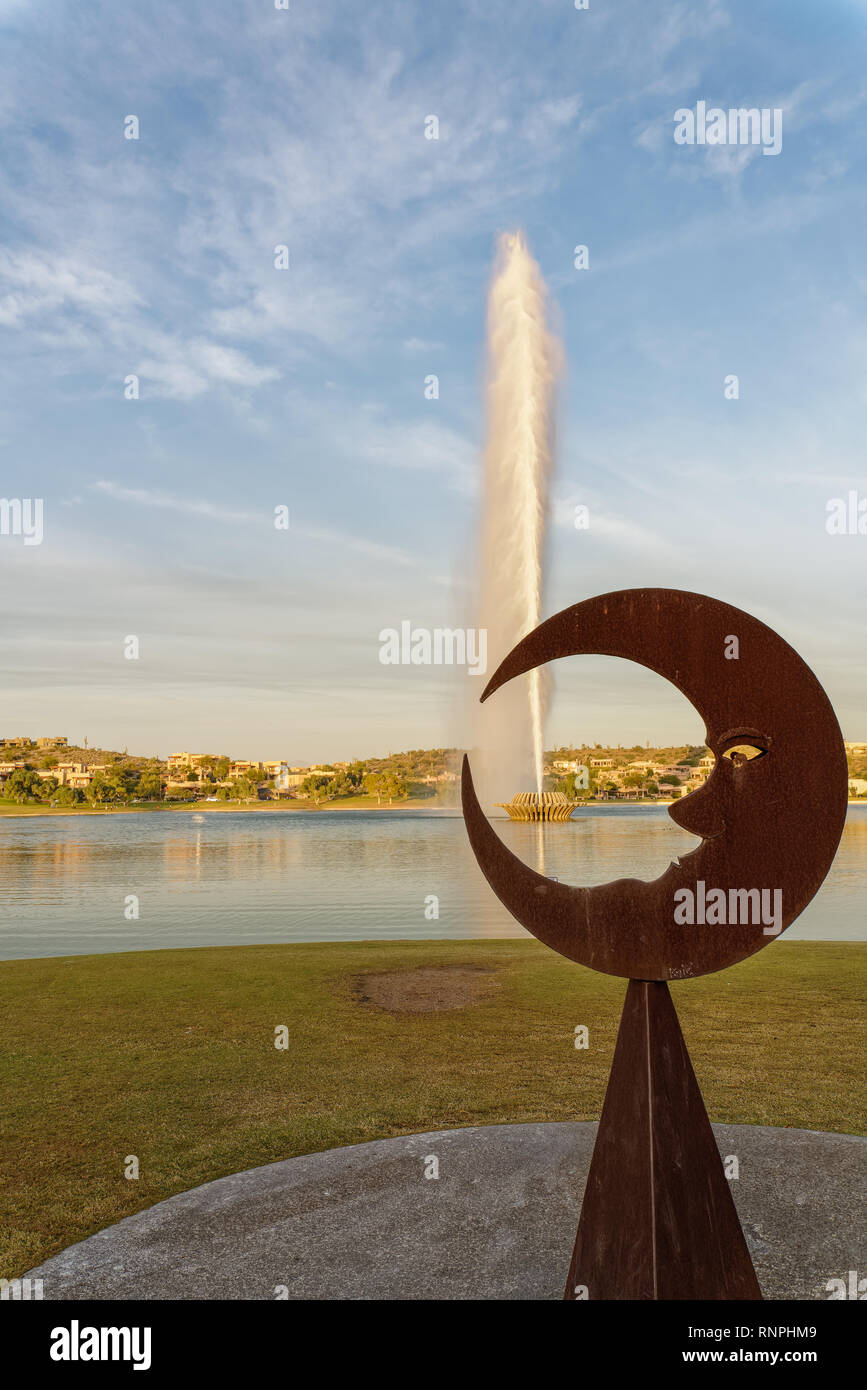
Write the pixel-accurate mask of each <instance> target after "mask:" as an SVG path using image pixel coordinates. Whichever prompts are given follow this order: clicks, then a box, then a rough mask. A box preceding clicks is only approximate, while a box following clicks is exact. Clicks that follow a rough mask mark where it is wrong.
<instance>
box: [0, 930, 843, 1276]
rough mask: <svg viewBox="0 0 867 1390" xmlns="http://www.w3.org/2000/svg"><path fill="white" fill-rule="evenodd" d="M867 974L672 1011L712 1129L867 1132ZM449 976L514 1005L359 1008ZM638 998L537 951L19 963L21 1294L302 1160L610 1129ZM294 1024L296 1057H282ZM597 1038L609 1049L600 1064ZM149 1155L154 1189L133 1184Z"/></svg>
mask: <svg viewBox="0 0 867 1390" xmlns="http://www.w3.org/2000/svg"><path fill="white" fill-rule="evenodd" d="M865 964H867V946H862V945H844V944H833V943H832V944H827V945H826V944H819V943H787V942H779V943H775V944H773V945H771V946H770V947H768V948H767V949H766V950H764V951H762V952H760V953H759V955H757V956H754V957H753V958H752V959H750V960H747V961H744V962H743V963H742V964H741V965H738V966H735V967H734V968H733V969H731V970H726V971H724V972H723V973H722V974H719V975H714V976H709V977H706V978H704V979H700V980H695V981H689V982H681V983H678V984H675V985H674V986H673V987H672V993H673V996H674V999H675V1003H676V1005H677V1008H678V1012H679V1014H680V1018H681V1022H682V1025H683V1030H684V1034H685V1036H686V1039H687V1042H688V1044H689V1048H690V1052H691V1054H692V1058H693V1062H694V1065H695V1069H696V1072H697V1075H698V1078H699V1082H700V1084H701V1086H702V1089H703V1092H704V1096H705V1101H706V1103H707V1107H708V1110H709V1112H710V1115H711V1118H712V1119H714V1120H719V1121H726V1122H729V1123H736V1124H765V1125H794V1126H801V1127H805V1128H810V1129H828V1130H837V1131H841V1132H844V1133H855V1132H859V1131H860V1129H861V1127H862V1125H863V1117H864V1114H865V1105H864V1067H863V1055H864V1054H863V1048H864V1039H863V1012H864V1011H863V1003H862V999H863V979H864V967H865ZM431 965H449V966H454V965H473V966H485V967H487V968H489V969H492V970H494V971H495V972H496V974H495V975H494V976H492V977H490V979H491V981H493V983H494V988H492V990H491V991H490V993H488V994H487V995H486V997H485V998H483V999H482V1000H481V1001H479V1002H476V1003H474V1004H471V1005H468V1006H466V1007H463V1008H460V1009H453V1010H449V1011H448V1012H442V1013H433V1014H414V1015H409V1014H401V1015H393V1014H389V1013H385V1012H383V1011H382V1010H380V1009H378V1008H376V1007H375V1006H373V1005H372V1004H369V1003H363V1002H360V1001H359V998H358V997H357V995H358V991H357V988H356V984H355V977H356V976H357V975H359V974H361V973H366V972H371V971H381V970H397V969H406V968H412V967H414V966H431ZM624 991H625V981H621V980H616V979H611V978H609V977H607V976H603V975H598V974H595V973H593V972H591V971H589V970H584V969H582V968H580V967H578V966H575V965H572V964H570V963H569V962H567V961H565V960H563V959H561V958H560V957H558V956H556V955H554V954H553V953H552V952H551V951H549V950H547V949H546V948H545V947H543V946H540V945H538V944H537V943H536V942H527V941H490V942H479V941H471V942H451V941H450V942H414V943H404V942H397V943H387V944H373V943H369V942H363V943H359V944H327V945H293V946H255V947H225V948H216V949H198V950H184V951H148V952H133V953H124V954H120V955H97V956H67V957H59V958H52V959H48V960H27V961H4V962H0V1012H2V1017H3V1034H2V1037H3V1044H2V1056H0V1084H2V1093H3V1098H4V1106H3V1117H2V1125H0V1153H2V1155H3V1158H2V1165H0V1167H2V1176H0V1223H2V1227H0V1274H2V1275H4V1276H6V1277H13V1276H15V1275H16V1274H19V1273H21V1272H22V1271H23V1270H25V1269H27V1268H29V1267H31V1266H33V1265H34V1264H36V1263H38V1262H39V1261H41V1260H42V1259H44V1258H46V1257H47V1256H48V1255H51V1254H53V1253H55V1252H56V1251H58V1250H60V1249H62V1248H63V1247H64V1246H66V1245H69V1244H70V1243H72V1242H73V1241H76V1240H80V1239H82V1238H83V1237H84V1236H86V1235H89V1234H90V1233H92V1232H93V1231H97V1230H100V1229H101V1228H102V1227H105V1226H108V1225H110V1224H111V1223H112V1222H114V1221H117V1220H119V1219H120V1218H121V1217H123V1216H128V1215H129V1214H130V1213H132V1212H134V1211H137V1210H139V1209H141V1208H142V1207H147V1206H150V1205H152V1204H153V1203H154V1202H158V1201H160V1200H161V1199H162V1198H164V1197H168V1196H170V1195H171V1194H172V1193H175V1192H180V1191H183V1190H184V1189H186V1188H191V1187H195V1186H196V1185H197V1184H199V1183H202V1182H206V1181H208V1180H209V1179H211V1178H216V1177H220V1176H222V1175H224V1174H227V1173H232V1172H235V1171H237V1170H238V1169H243V1168H249V1167H253V1166H255V1165H257V1164H262V1163H269V1162H272V1161H274V1160H277V1159H282V1158H288V1157H290V1156H292V1155H294V1154H303V1153H309V1152H313V1151H315V1150H319V1149H326V1148H331V1147H333V1146H336V1145H342V1144H357V1143H362V1142H364V1141H366V1140H370V1139H379V1138H382V1137H384V1136H389V1135H397V1134H408V1133H413V1132H420V1131H424V1130H429V1129H440V1128H444V1129H445V1128H452V1127H457V1126H461V1125H476V1124H499V1123H508V1122H512V1121H537V1120H587V1119H594V1118H597V1117H598V1115H599V1110H600V1106H601V1103H602V1097H603V1092H604V1087H605V1081H606V1078H607V1075H608V1069H609V1066H610V1063H611V1055H612V1050H613V1046H614V1038H615V1033H616V1029H617V1023H618V1018H619V1014H620V1006H621V1003H622V999H623V995H624ZM279 1024H285V1025H287V1027H288V1030H289V1048H288V1050H287V1051H278V1050H277V1049H276V1048H275V1047H274V1030H275V1026H277V1025H279ZM576 1024H586V1025H587V1026H588V1027H589V1029H590V1048H589V1050H587V1051H578V1050H576V1048H575V1046H574V1029H575V1026H576ZM128 1154H136V1155H137V1156H138V1158H139V1161H140V1165H141V1176H140V1178H139V1180H138V1181H129V1180H127V1179H126V1178H125V1177H124V1161H125V1158H126V1156H127V1155H128ZM782 1180H785V1175H784V1174H781V1181H782Z"/></svg>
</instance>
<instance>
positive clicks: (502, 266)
mask: <svg viewBox="0 0 867 1390" xmlns="http://www.w3.org/2000/svg"><path fill="white" fill-rule="evenodd" d="M487 329H488V361H487V402H486V406H487V443H486V447H485V485H484V513H483V527H482V558H483V573H482V577H481V586H480V615H479V625H480V626H482V627H485V628H487V630H488V655H489V663H490V664H489V669H492V668H493V667H495V666H496V665H497V664H498V663H499V661H500V659H501V658H502V657H503V656H505V654H506V653H507V652H508V651H510V650H511V648H512V647H513V646H514V645H515V643H516V642H517V641H518V640H519V639H520V638H521V637H523V636H525V635H526V634H527V633H528V632H531V631H532V630H533V628H535V627H537V626H538V624H539V622H540V621H541V617H542V584H543V578H544V559H545V556H544V549H545V532H546V525H547V520H548V485H549V480H550V476H551V467H552V459H553V442H554V441H553V436H554V389H555V384H556V380H557V377H558V375H559V372H560V368H561V365H562V351H561V347H560V343H559V341H558V339H557V338H556V337H555V336H554V334H553V333H552V332H551V329H550V327H549V324H548V313H547V292H546V288H545V284H544V281H543V279H542V276H541V273H540V270H539V267H538V265H537V264H536V262H535V261H534V259H533V257H532V256H531V254H530V252H529V250H528V248H527V243H526V241H525V239H524V236H523V234H522V233H521V232H515V233H506V234H504V235H502V236H501V237H500V239H499V245H498V255H497V263H496V267H495V271H494V277H493V280H492V283H491V288H490V293H489V296H488V322H487ZM514 684H515V687H516V688H515V690H514V691H508V690H503V691H500V692H498V695H497V700H496V701H494V702H493V703H492V704H491V705H490V706H486V707H485V712H484V717H483V719H482V721H480V722H477V724H476V728H477V730H478V733H477V735H476V740H475V741H476V743H477V744H478V745H479V746H480V748H481V751H482V759H483V764H482V765H483V770H484V776H483V782H484V794H485V795H486V797H493V796H494V795H502V796H506V795H508V796H511V795H512V793H513V792H514V790H515V787H516V785H518V786H520V785H521V782H522V780H523V778H524V777H525V776H526V774H527V772H528V771H529V766H532V768H533V770H534V772H535V780H536V789H537V792H538V793H539V794H540V795H541V792H542V776H543V753H542V749H543V736H544V721H545V707H546V703H547V678H546V675H545V673H544V671H538V670H537V671H532V672H530V673H528V675H527V677H526V678H525V680H524V681H522V682H517V681H516V682H515V683H514ZM521 685H523V686H524V689H523V690H521V689H520V686H521ZM519 702H520V703H522V704H523V710H522V709H520V708H519ZM522 716H523V717H522ZM516 729H526V730H528V733H529V739H528V743H529V748H526V747H524V748H521V747H520V746H519V747H516V746H515V730H516ZM528 753H529V754H530V756H527V754H528ZM528 765H529V766H528ZM516 779H517V780H516Z"/></svg>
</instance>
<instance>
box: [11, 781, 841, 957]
mask: <svg viewBox="0 0 867 1390" xmlns="http://www.w3.org/2000/svg"><path fill="white" fill-rule="evenodd" d="M497 832H498V834H500V835H501V836H502V838H503V840H504V841H505V842H506V843H507V844H508V845H509V847H510V848H511V849H513V850H514V852H515V853H516V854H518V855H519V856H520V857H521V858H522V859H524V860H525V861H526V862H527V863H528V864H530V865H531V866H532V867H533V868H536V869H538V870H539V871H540V872H543V873H545V874H547V875H549V876H550V877H552V878H558V879H559V880H560V881H561V882H568V883H583V884H588V885H590V884H596V883H603V882H606V881H607V880H609V879H613V878H619V877H624V876H632V877H637V878H646V879H651V878H655V877H657V876H658V875H659V874H660V873H662V872H663V871H664V869H665V868H666V866H667V865H668V863H669V862H670V861H671V860H672V859H673V858H675V857H676V856H677V855H679V854H683V853H684V852H685V851H687V850H689V849H693V848H695V844H696V841H695V838H694V837H693V836H691V835H688V834H687V833H686V832H685V831H683V830H681V829H680V828H679V827H678V826H676V825H675V824H674V822H673V821H672V820H671V818H670V817H669V816H668V814H667V812H666V810H665V808H663V807H636V806H613V805H609V806H605V807H599V808H596V809H594V810H593V811H591V812H588V813H586V814H583V815H579V816H578V817H576V818H575V819H574V820H572V821H570V822H569V823H568V824H566V825H550V824H547V823H544V822H543V823H539V822H526V823H520V822H512V821H508V820H505V819H504V820H502V821H498V822H497ZM865 882H867V806H864V807H861V806H856V807H850V808H849V817H848V820H847V823H846V829H845V831H844V835H843V841H842V844H841V847H840V851H839V853H838V856H837V860H836V862H835V864H834V867H833V869H832V871H831V874H830V876H829V878H828V880H827V882H826V884H825V886H824V888H823V889H822V891H821V893H820V894H819V896H818V898H817V899H815V900H814V902H813V903H812V904H811V905H810V907H809V908H808V909H807V911H806V912H805V913H804V914H803V916H802V917H801V919H800V920H799V922H798V923H797V924H796V925H795V926H794V927H793V928H792V929H791V930H790V931H789V932H788V933H787V934H786V938H785V940H791V939H799V938H800V939H805V938H811V937H812V938H819V939H826V940H849V941H854V940H864V939H865V938H867V931H865V926H864V922H863V913H862V911H861V906H862V900H863V891H864V887H865ZM133 893H134V894H135V895H136V896H137V897H138V899H139V904H140V906H139V913H140V915H139V918H138V920H137V921H132V922H128V921H127V920H126V919H125V918H124V911H123V910H124V902H125V899H126V897H127V896H128V895H129V894H133ZM430 894H435V895H436V896H437V898H438V899H439V918H438V919H436V920H428V919H426V918H425V915H424V911H425V900H426V898H427V897H428V896H429V895H430ZM523 935H524V933H523V931H522V929H521V928H520V927H518V926H517V925H516V924H515V922H514V921H513V919H512V918H511V917H510V916H509V915H508V913H507V912H506V911H505V909H504V908H503V907H502V906H501V905H500V903H499V902H498V901H497V899H496V898H495V897H494V895H493V893H492V892H491V891H490V889H489V888H488V886H487V884H486V883H485V881H484V879H483V878H482V876H481V874H480V872H479V869H478V866H477V865H476V863H475V860H474V859H473V856H472V853H471V851H470V848H469V845H468V843H467V838H466V833H465V831H464V826H463V822H462V820H461V818H460V817H459V816H454V815H449V814H439V815H437V814H430V813H415V812H403V811H401V812H388V811H383V812H372V813H365V812H328V813H325V814H320V815H315V814H312V815H311V814H298V813H296V814H278V813H272V812H262V813H257V812H252V813H245V814H233V813H231V812H227V813H220V814H213V815H207V816H205V817H203V818H202V821H201V822H199V821H195V822H194V821H193V819H192V817H187V816H186V815H185V814H183V813H172V814H167V813H163V814H161V813H153V814H149V813H144V814H141V815H129V816H119V815H118V816H112V817H110V818H109V817H105V818H103V817H98V816H93V817H90V816H87V817H85V816H79V817H74V816H70V817H57V818H36V817H33V818H22V819H20V820H16V819H3V820H0V957H2V958H7V959H8V958H15V957H20V956H50V955H64V954H78V953H81V952H90V951H124V950H148V949H156V948H161V947H170V946H208V945H228V944H233V943H244V942H246V943H254V942H259V943H267V942H278V941H326V940H369V939H395V938H403V939H407V938H410V939H411V938H422V937H445V938H448V937H451V938H459V937H503V936H523Z"/></svg>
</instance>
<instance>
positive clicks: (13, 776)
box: [5, 767, 39, 805]
mask: <svg viewBox="0 0 867 1390" xmlns="http://www.w3.org/2000/svg"><path fill="white" fill-rule="evenodd" d="M5 794H6V796H7V798H8V799H9V800H10V801H15V802H18V803H19V805H20V804H23V803H24V802H25V801H30V800H32V799H33V798H35V797H38V796H39V778H38V777H37V776H36V773H35V772H33V771H32V770H30V769H28V768H24V767H19V768H16V769H15V771H14V772H12V773H10V775H9V776H8V777H7V779H6V787H5Z"/></svg>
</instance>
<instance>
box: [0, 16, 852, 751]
mask: <svg viewBox="0 0 867 1390" xmlns="http://www.w3.org/2000/svg"><path fill="white" fill-rule="evenodd" d="M48 16H49V11H48V9H47V8H46V6H44V5H42V4H34V3H27V2H26V0H20V3H9V2H8V0H5V2H4V0H0V31H2V60H0V61H2V67H3V73H2V81H0V124H2V132H0V134H2V140H0V148H2V155H0V165H2V173H0V177H2V196H0V208H2V212H0V243H2V244H0V350H2V353H3V362H2V380H3V387H2V399H0V451H2V452H0V459H2V471H0V494H2V495H3V496H6V497H9V498H12V497H41V498H43V499H44V506H45V523H44V525H45V537H44V541H43V543H42V544H41V545H39V546H24V545H23V544H22V541H21V538H20V537H15V536H0V577H2V583H3V592H4V596H5V600H6V602H5V604H4V617H3V638H2V658H0V659H2V675H0V680H2V691H3V699H2V709H3V719H2V725H3V731H6V732H8V733H16V732H25V733H31V734H32V735H36V734H37V733H40V732H59V733H66V734H68V735H69V737H70V738H76V739H77V738H81V737H83V736H84V735H85V734H86V735H87V736H88V737H89V739H90V741H91V743H100V744H102V745H103V746H109V747H124V746H128V747H129V748H130V749H131V750H133V751H142V752H159V753H161V754H162V755H165V754H167V753H168V752H171V751H176V750H179V749H182V748H188V749H193V750H196V749H199V748H205V747H206V748H209V749H212V750H214V751H227V752H230V753H233V754H235V755H236V756H242V755H244V754H246V755H249V756H259V757H265V756H275V757H276V756H285V757H288V758H290V760H292V761H305V762H306V761H308V760H316V759H324V758H327V757H334V758H341V757H349V756H356V755H357V756H364V755H365V754H375V753H383V752H387V751H389V750H397V749H399V748H405V747H421V746H431V745H439V744H444V743H447V744H452V743H458V742H461V740H462V737H463V724H462V714H461V711H462V703H463V701H464V700H465V697H466V690H467V680H468V678H467V677H466V675H465V674H463V673H460V672H457V671H455V670H451V669H447V668H436V669H434V668H423V667H422V668H419V667H408V668H404V667H384V666H382V665H381V664H380V662H379V659H378V658H379V641H378V634H379V632H380V630H381V629H382V628H384V627H389V626H398V625H399V624H400V622H401V620H402V619H407V618H408V619H410V620H412V622H413V623H414V624H417V625H419V626H422V625H424V626H428V627H436V626H450V625H453V624H454V623H455V622H457V621H459V620H460V617H461V615H464V616H465V614H466V606H467V595H468V592H469V589H470V586H472V584H473V582H474V578H475V558H474V556H475V549H476V535H477V529H478V509H479V482H480V450H481V446H482V442H483V413H482V404H483V396H482V387H483V356H484V307H485V295H486V290H487V285H488V280H489V276H490V268H491V262H492V257H493V250H494V243H495V239H496V237H497V235H498V233H499V232H501V231H502V230H505V229H508V228H513V227H517V226H520V227H523V228H524V229H525V231H526V233H527V236H528V239H529V242H530V245H531V247H532V250H533V252H534V254H535V255H536V257H537V258H538V260H539V262H540V265H541V268H542V272H543V274H544V276H545V278H546V280H547V282H548V284H549V286H550V289H551V294H552V300H553V301H554V303H555V305H556V313H557V315H558V321H559V325H560V330H561V333H562V336H563V340H564V344H565V352H566V364H567V365H566V375H565V379H564V382H563V388H562V391H561V397H560V406H559V421H558V462H557V476H556V480H555V486H554V505H553V515H552V525H551V533H550V546H549V566H548V583H547V588H546V595H545V610H546V612H555V611H557V610H558V609H559V608H561V607H563V606H565V605H566V604H568V603H572V602H576V601H578V600H579V599H581V598H584V597H587V596H589V595H591V594H594V593H599V592H602V591H605V590H608V589H614V588H621V587H630V586H634V585H639V586H643V585H668V586H672V587H676V588H688V589H697V590H700V591H704V592H707V593H710V594H713V595H715V596H717V597H720V598H723V599H726V600H727V601H729V602H731V603H734V604H736V605H738V606H741V607H743V608H746V609H748V610H749V611H751V612H753V613H755V614H756V615H757V616H759V617H761V618H762V619H763V620H764V621H766V622H768V623H770V624H771V625H772V626H774V627H776V628H777V629H778V630H779V631H780V632H781V633H782V634H783V635H784V636H786V637H787V638H788V640H790V641H791V642H792V643H793V644H794V645H795V646H796V647H797V648H798V650H799V651H800V652H801V653H802V655H803V656H804V657H805V658H806V660H807V661H808V662H809V663H810V664H811V665H812V666H813V668H814V669H815V670H816V672H817V674H818V675H819V678H820V679H821V680H822V682H823V684H824V685H825V687H826V689H827V690H828V692H829V694H830V696H831V698H832V701H833V702H834V704H835V707H836V708H837V711H838V715H839V717H840V722H841V725H842V727H843V731H844V734H845V735H846V736H847V737H850V738H864V737H867V712H865V708H864V703H865V702H864V689H865V674H867V651H865V642H864V631H865V625H864V603H865V597H867V595H865V581H864V575H865V551H867V536H861V537H859V536H829V535H828V534H827V533H826V530H825V518H826V503H827V501H828V499H830V498H832V497H836V496H841V495H845V494H846V493H847V492H848V491H849V490H851V489H856V490H859V495H861V496H867V465H865V461H864V442H863V441H864V434H865V430H864V415H865V407H867V337H865V331H864V326H865V292H867V270H865V268H864V261H863V245H864V225H865V202H867V180H865V155H864V136H865V118H867V78H865V76H864V74H865V71H867V66H865V49H867V42H865V40H867V5H865V4H863V3H860V2H859V3H856V0H823V3H822V4H821V5H817V4H814V3H809V4H808V3H800V2H799V0H785V2H784V3H756V0H748V2H746V0H693V2H692V3H689V2H688V0H682V3H659V4H650V3H646V0H607V2H605V0H591V3H590V9H589V10H587V11H576V10H575V9H574V6H573V4H572V3H571V0H556V3H555V0H533V2H532V3H529V0H515V3H512V4H510V5H494V4H492V3H485V4H482V3H476V0H470V3H464V4H460V5H458V4H448V3H440V4H437V5H422V4H418V3H415V0H401V3H398V4H385V3H371V4H369V5H363V6H358V5H355V6H350V5H347V4H341V5H337V4H334V3H329V0H316V3H313V0H291V5H290V9H289V11H288V12H285V11H276V10H275V9H274V7H273V0H255V2H254V0H242V3H231V4H230V3H228V2H227V0H221V2H219V3H198V2H197V0H185V3H184V5H183V6H180V5H174V6H172V5H169V4H167V3H165V0H164V2H163V3H161V4H156V3H152V0H138V3H136V4H135V5H126V6H121V5H118V4H117V3H106V4H100V3H92V2H91V0H78V3H75V4H70V3H66V0H56V3H54V4H52V6H51V7H50V18H49V17H48ZM699 100H704V101H707V103H708V105H719V106H722V107H728V106H755V107H759V108H763V107H772V108H773V107H779V108H780V109H781V110H782V111H783V146H782V151H781V153H780V154H779V155H778V156H776V157H764V156H763V155H762V154H761V152H760V150H759V149H758V148H754V147H743V148H742V147H736V148H732V147H719V148H711V147H698V146H693V147H684V146H677V145H676V144H675V143H674V140H673V129H674V112H675V111H676V110H677V109H678V108H681V107H694V106H695V104H696V102H697V101H699ZM130 114H134V115H136V116H138V118H139V121H140V138H139V139H138V140H137V141H133V140H125V139H124V138H123V127H124V118H125V117H126V116H128V115H130ZM429 114H435V115H437V116H438V118H439V121H440V138H439V140H437V141H433V140H426V139H425V138H424V121H425V117H426V116H428V115H429ZM579 243H581V244H586V245H587V246H588V247H589V251H590V269H589V270H587V271H578V270H576V269H575V268H574V266H573V248H574V246H575V245H576V244H579ZM278 244H286V245H288V247H289V251H290V268H289V270H288V271H277V270H275V268H274V247H275V245H278ZM130 373H135V374H137V375H138V376H139V378H140V383H141V384H140V391H141V395H140V399H139V400H133V401H130V400H125V399H124V391H123V383H124V378H125V377H126V376H127V375H128V374H130ZM430 373H436V374H437V375H438V376H439V378H440V397H439V399H438V400H436V401H429V400H426V399H425V396H424V389H423V388H424V379H425V377H426V376H427V375H428V374H430ZM729 373H736V374H737V375H738V377H739V380H740V398H739V399H738V400H737V401H727V400H725V399H724V394H723V379H724V377H725V376H726V375H727V374H729ZM577 502H584V503H586V504H587V505H589V507H590V509H591V526H590V529H589V531H587V532H577V531H576V530H575V529H574V527H573V525H572V516H573V511H574V506H575V504H576V503H577ZM280 504H284V505H286V506H288V507H289V509H290V514H291V526H290V529H289V531H288V532H283V531H276V530H275V529H274V526H273V520H272V518H273V509H274V507H275V506H277V505H280ZM128 634H135V635H137V636H138V638H139V640H140V644H141V656H140V659H139V660H138V661H129V660H126V659H124V655H123V641H124V637H125V636H126V635H128ZM692 737H694V738H700V737H701V727H700V724H699V721H698V719H697V717H696V716H695V715H694V714H693V713H692V712H691V711H690V709H689V706H688V705H687V704H686V702H685V701H684V700H683V699H682V698H681V697H680V696H678V695H677V694H676V692H674V691H672V690H671V689H670V688H669V687H667V686H666V685H665V684H664V683H663V682H662V681H660V680H659V679H658V678H656V677H652V676H650V675H649V674H647V673H644V672H642V671H639V670H637V669H636V668H632V667H629V666H627V665H625V664H623V663H614V662H610V661H608V662H606V661H602V660H581V661H578V660H577V659H576V660H575V661H574V662H570V663H568V664H561V669H560V670H558V671H557V672H556V694H555V698H554V703H553V706H552V710H551V715H550V720H549V739H548V742H549V743H550V742H553V741H557V742H559V741H566V740H569V739H572V738H576V739H577V738H595V739H599V740H600V741H603V742H604V741H608V740H613V741H615V742H620V741H622V742H624V743H626V744H631V743H633V742H637V741H640V742H644V741H645V740H650V741H652V742H655V741H666V740H669V739H672V740H673V739H679V738H692Z"/></svg>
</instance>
